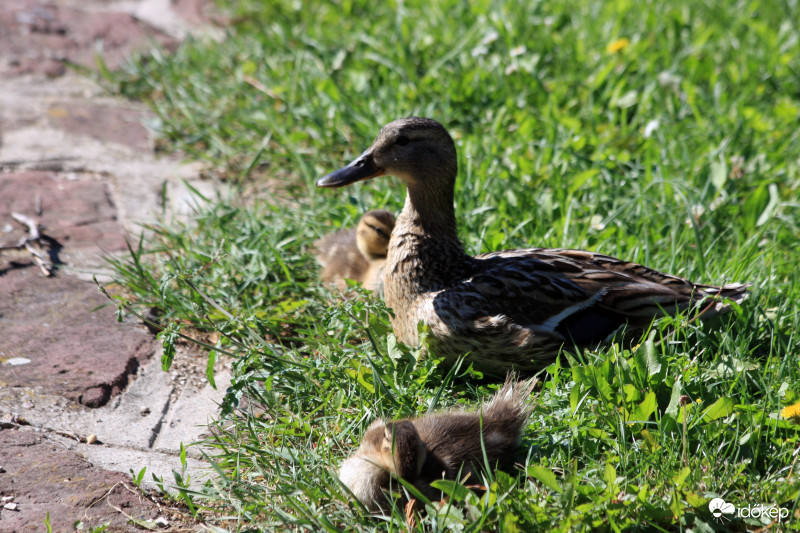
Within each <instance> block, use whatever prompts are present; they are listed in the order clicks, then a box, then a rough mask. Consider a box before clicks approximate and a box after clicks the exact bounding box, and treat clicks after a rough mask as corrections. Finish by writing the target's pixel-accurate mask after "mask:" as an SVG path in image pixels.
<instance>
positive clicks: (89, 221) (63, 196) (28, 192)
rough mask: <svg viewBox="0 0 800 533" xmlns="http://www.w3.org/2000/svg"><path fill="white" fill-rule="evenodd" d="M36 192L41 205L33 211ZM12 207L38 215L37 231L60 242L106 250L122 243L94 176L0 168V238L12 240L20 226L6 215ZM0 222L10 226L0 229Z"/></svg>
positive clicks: (111, 207) (104, 189) (108, 203)
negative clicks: (61, 177) (81, 178)
mask: <svg viewBox="0 0 800 533" xmlns="http://www.w3.org/2000/svg"><path fill="white" fill-rule="evenodd" d="M37 198H39V199H40V204H41V210H42V215H41V216H38V217H37V216H36V202H37ZM14 212H17V213H21V214H23V215H26V216H29V217H33V218H35V219H36V220H38V221H39V223H40V224H41V225H42V226H44V228H45V229H44V230H43V232H44V233H45V234H46V235H48V236H49V237H52V238H54V239H56V240H57V241H58V242H59V244H61V246H63V247H68V248H72V249H82V250H84V249H87V248H99V249H100V250H103V251H107V252H113V251H119V250H124V249H125V248H126V245H125V237H124V232H123V229H122V227H121V226H120V225H119V223H118V222H117V214H116V210H115V208H114V205H113V203H112V202H111V197H110V193H109V190H108V185H107V184H105V183H101V182H99V181H89V180H85V181H63V180H59V179H58V178H57V177H56V175H55V174H54V173H51V172H40V171H34V172H19V173H14V174H4V175H3V174H0V243H3V244H11V243H14V242H16V241H17V239H19V237H20V236H22V234H23V232H24V230H23V228H22V227H21V226H20V225H19V224H17V223H16V222H14V221H13V220H12V218H11V213H14ZM3 228H6V229H7V228H12V229H13V231H11V232H8V233H6V234H4V233H2V230H3ZM0 269H2V255H0Z"/></svg>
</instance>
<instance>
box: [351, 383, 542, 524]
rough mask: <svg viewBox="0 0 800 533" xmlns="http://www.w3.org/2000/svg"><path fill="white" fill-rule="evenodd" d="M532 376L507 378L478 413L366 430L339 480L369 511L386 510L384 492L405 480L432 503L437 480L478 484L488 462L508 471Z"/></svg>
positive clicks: (377, 425)
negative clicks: (524, 380) (432, 484)
mask: <svg viewBox="0 0 800 533" xmlns="http://www.w3.org/2000/svg"><path fill="white" fill-rule="evenodd" d="M534 385H535V381H534V380H529V381H527V382H521V383H520V382H517V381H516V380H514V379H513V378H512V377H507V378H506V382H505V384H504V385H503V387H502V388H501V389H500V390H499V391H497V394H495V395H494V397H492V399H491V401H489V402H488V403H486V404H484V405H483V406H481V408H480V409H479V410H476V411H445V412H440V413H433V414H429V415H424V416H421V417H418V418H409V419H403V420H395V421H393V422H386V421H383V420H376V421H375V422H373V423H372V424H371V425H370V426H369V428H367V431H366V433H365V434H364V438H363V439H362V441H361V446H360V447H359V448H358V450H356V452H355V453H353V455H351V456H350V457H349V458H348V459H346V460H345V461H344V462H343V463H342V466H341V468H340V470H339V479H341V480H342V482H343V483H344V484H345V485H346V486H347V487H348V488H349V489H350V491H351V492H352V493H353V494H354V495H355V496H356V498H358V500H359V501H360V502H361V503H362V504H364V506H365V507H366V508H367V509H369V510H370V511H372V512H376V511H378V510H380V509H381V508H382V509H384V510H386V509H388V506H387V505H388V500H387V497H386V491H387V490H389V488H390V484H391V486H392V489H393V490H395V491H399V490H401V488H400V487H401V486H400V484H399V483H397V482H396V481H394V482H392V478H393V477H394V478H398V477H399V478H403V479H404V480H405V481H407V482H408V483H411V484H413V485H414V486H415V487H416V488H417V489H419V491H420V492H421V493H422V494H424V495H425V496H426V497H427V498H428V499H430V500H431V501H438V500H440V499H441V498H442V496H441V493H440V491H438V490H436V489H435V488H433V487H432V486H431V485H430V483H431V482H432V481H435V480H437V479H449V480H466V482H467V484H468V485H475V484H479V483H480V480H481V475H480V473H481V471H482V469H483V468H484V467H485V466H486V463H485V462H484V456H483V451H484V450H485V451H486V459H487V460H488V466H489V467H491V468H500V469H503V470H510V469H511V468H512V467H513V466H514V460H515V456H516V452H517V449H518V448H519V443H520V439H521V438H522V431H523V428H524V427H525V423H526V422H527V420H528V417H529V416H530V413H531V410H532V408H533V406H532V405H531V403H530V400H529V398H530V394H531V391H532V390H533V387H534Z"/></svg>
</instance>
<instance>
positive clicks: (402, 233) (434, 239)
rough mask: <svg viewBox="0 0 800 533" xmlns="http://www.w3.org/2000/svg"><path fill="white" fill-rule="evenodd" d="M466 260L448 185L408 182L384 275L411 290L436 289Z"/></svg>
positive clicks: (463, 266) (463, 267) (462, 269)
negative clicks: (438, 186) (436, 187)
mask: <svg viewBox="0 0 800 533" xmlns="http://www.w3.org/2000/svg"><path fill="white" fill-rule="evenodd" d="M445 189H447V188H446V187H445ZM469 261H470V259H469V256H467V255H466V253H464V248H463V246H462V245H461V241H460V240H459V239H458V233H457V228H456V216H455V210H454V209H453V188H452V186H450V187H449V190H442V189H440V190H432V189H431V188H430V187H428V188H426V189H424V190H420V189H418V188H416V187H413V186H409V188H408V196H406V203H405V206H404V207H403V211H402V212H401V213H400V216H399V217H397V223H396V225H395V228H394V230H393V231H392V237H391V239H390V241H389V253H388V256H387V265H386V274H387V276H390V277H394V278H395V279H396V280H397V281H398V283H400V284H402V285H403V286H404V287H406V289H407V290H409V291H410V292H411V293H419V292H424V291H427V290H436V289H440V288H443V287H444V285H446V284H447V283H449V282H450V281H451V280H452V279H455V278H457V277H459V276H461V275H463V274H464V272H465V270H466V269H467V268H468V266H469V264H470V263H469ZM388 301H389V300H388V297H387V302H388Z"/></svg>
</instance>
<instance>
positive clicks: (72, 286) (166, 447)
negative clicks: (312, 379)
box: [0, 0, 229, 532]
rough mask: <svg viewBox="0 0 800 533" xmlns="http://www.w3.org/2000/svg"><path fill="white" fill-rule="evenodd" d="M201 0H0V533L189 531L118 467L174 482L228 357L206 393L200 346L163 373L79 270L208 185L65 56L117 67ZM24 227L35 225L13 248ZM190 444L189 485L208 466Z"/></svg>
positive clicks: (194, 13) (196, 12)
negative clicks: (160, 151) (158, 146)
mask: <svg viewBox="0 0 800 533" xmlns="http://www.w3.org/2000/svg"><path fill="white" fill-rule="evenodd" d="M207 9H208V6H207V5H206V2H205V0H127V1H119V2H115V1H109V0H3V1H2V2H0V498H1V500H0V531H9V532H10V531H14V532H17V531H42V530H44V523H45V517H46V516H47V513H49V516H50V518H49V520H50V524H51V526H52V528H53V531H75V529H76V527H75V525H74V524H75V523H76V522H78V521H81V522H82V523H83V527H84V528H85V529H90V528H91V527H96V526H98V525H102V524H105V523H110V527H109V529H108V530H107V531H141V530H142V529H140V528H138V527H137V526H136V525H135V522H134V521H133V520H131V518H133V519H136V520H151V521H152V522H150V523H149V524H150V525H152V526H153V527H156V528H159V527H160V528H161V529H163V530H178V529H179V530H193V529H196V528H197V527H199V526H198V525H197V524H193V523H192V522H191V521H187V520H186V519H185V517H184V515H183V514H182V513H180V512H179V511H178V510H175V509H170V508H169V505H168V504H165V502H163V501H159V500H158V499H155V498H151V497H148V496H147V495H144V494H142V493H141V492H139V491H138V490H136V489H135V488H134V487H133V485H132V483H131V481H130V480H131V476H130V474H129V471H130V470H134V471H136V472H138V471H139V470H141V468H143V467H147V472H148V473H147V475H146V479H148V480H149V479H152V478H151V475H150V473H154V474H156V475H158V476H160V477H162V478H163V479H164V480H165V481H167V483H169V482H171V481H172V479H173V476H172V473H171V472H172V470H173V469H175V470H179V469H180V461H179V459H178V452H179V448H180V444H181V442H183V443H185V444H189V443H190V442H193V441H196V440H198V439H199V438H201V435H202V433H203V431H205V430H206V425H207V422H208V420H209V418H210V417H215V416H216V413H217V409H216V406H217V402H219V401H220V400H221V398H222V394H223V392H224V390H225V386H226V383H227V381H226V380H227V379H228V378H229V375H228V372H227V369H226V368H225V367H224V366H223V365H220V367H219V369H218V370H217V385H218V390H214V389H212V388H211V387H210V386H209V385H208V384H207V383H206V381H205V377H204V368H205V357H204V356H203V354H191V353H184V354H181V355H180V356H179V357H178V358H176V362H175V365H174V367H173V370H172V371H171V372H170V373H165V372H163V371H161V368H160V351H159V345H158V343H157V342H156V341H155V339H154V337H153V335H152V334H151V333H150V332H149V331H148V330H147V329H145V328H144V327H143V326H141V325H140V324H138V323H136V322H135V321H126V322H124V323H118V322H117V320H116V316H115V312H114V309H113V308H112V307H111V306H109V305H107V304H108V301H107V300H106V298H105V297H104V296H102V295H101V294H100V293H99V291H98V290H97V288H96V287H95V285H94V283H92V282H91V279H92V276H93V275H98V276H99V278H100V279H102V280H108V279H109V278H108V273H109V268H108V266H107V264H106V263H105V261H104V259H103V255H104V254H116V253H124V251H125V250H126V238H130V239H132V240H133V241H134V242H135V240H136V239H137V238H138V234H139V232H140V226H139V224H140V223H145V222H148V221H152V220H154V217H156V216H157V214H158V213H161V212H166V213H171V214H174V215H176V216H181V215H183V216H185V215H186V214H187V213H190V211H191V206H192V203H193V202H194V200H193V198H192V196H191V195H190V193H189V192H188V189H187V188H186V187H185V185H184V184H183V182H182V180H186V181H187V182H188V183H190V185H191V187H194V188H196V189H199V190H200V191H204V193H213V184H212V183H210V182H209V181H207V180H204V179H203V178H202V168H201V167H200V166H198V165H192V164H184V163H181V161H180V160H179V159H176V158H174V157H156V154H155V150H154V146H153V139H152V138H151V136H150V134H149V132H148V130H147V129H146V128H145V127H144V126H143V123H145V122H146V121H147V120H148V119H149V118H151V117H150V114H149V113H148V111H147V110H146V109H145V108H144V107H143V106H141V105H137V104H134V103H131V102H127V101H124V100H119V99H115V98H111V97H109V96H107V95H106V94H105V93H104V91H103V90H102V89H101V88H100V87H99V86H97V85H96V84H95V83H93V82H92V81H91V80H89V79H88V78H86V77H83V76H81V75H79V74H77V73H75V71H74V70H73V69H70V68H69V67H68V65H69V64H70V63H73V64H76V65H80V66H84V67H88V68H94V67H95V55H96V53H97V51H98V50H102V54H103V57H104V59H105V62H106V64H107V65H108V66H109V68H115V67H117V66H119V65H120V64H121V62H122V61H123V60H124V58H125V57H126V55H128V54H130V53H131V51H132V50H134V49H137V48H139V49H141V48H144V47H146V46H148V45H149V44H150V43H152V42H157V43H159V44H161V45H163V46H165V47H167V48H168V49H169V48H172V47H175V46H176V45H177V43H178V42H179V40H180V39H181V38H182V37H183V36H184V35H186V33H187V32H188V31H207V30H208V28H209V27H210V24H209V19H208V18H206V12H207V11H206V10H207ZM208 31H210V30H208ZM164 190H166V191H167V194H166V202H165V199H164V194H163V191H164ZM165 203H166V205H164V204H165ZM32 228H33V229H34V230H35V229H36V228H39V229H40V231H41V234H42V237H41V238H40V239H38V241H31V242H29V243H28V244H27V247H26V246H22V247H19V248H16V245H17V244H19V243H21V242H24V241H25V238H26V236H27V237H30V236H31V231H32ZM33 252H35V253H38V254H39V256H40V258H37V257H35V255H34V253H33ZM48 271H52V275H49V276H48V275H47V274H48ZM187 405H191V406H192V407H191V408H190V409H189V408H186V406H187ZM190 450H194V448H190ZM190 455H191V456H193V457H191V458H190V459H189V460H188V462H189V467H190V474H191V477H192V479H193V480H194V481H195V482H199V481H201V480H202V478H203V476H204V475H208V470H207V469H206V468H204V463H202V461H200V460H199V453H198V452H197V451H194V452H193V453H190ZM156 519H158V520H159V522H158V523H156V522H155V520H156Z"/></svg>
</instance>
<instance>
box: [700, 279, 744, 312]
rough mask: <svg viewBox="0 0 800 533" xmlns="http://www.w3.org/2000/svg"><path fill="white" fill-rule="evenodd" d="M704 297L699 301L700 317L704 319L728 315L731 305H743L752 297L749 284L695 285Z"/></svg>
mask: <svg viewBox="0 0 800 533" xmlns="http://www.w3.org/2000/svg"><path fill="white" fill-rule="evenodd" d="M695 288H696V290H697V291H698V292H699V293H700V295H702V297H701V298H700V299H699V300H700V304H699V309H700V315H699V316H700V317H701V318H703V319H706V318H711V317H712V316H716V315H720V314H723V313H727V312H729V311H730V310H731V303H736V304H741V303H742V302H744V301H745V300H747V298H749V297H750V292H749V289H750V285H749V284H748V283H729V284H727V285H722V286H715V285H695Z"/></svg>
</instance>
